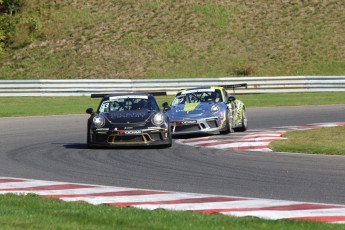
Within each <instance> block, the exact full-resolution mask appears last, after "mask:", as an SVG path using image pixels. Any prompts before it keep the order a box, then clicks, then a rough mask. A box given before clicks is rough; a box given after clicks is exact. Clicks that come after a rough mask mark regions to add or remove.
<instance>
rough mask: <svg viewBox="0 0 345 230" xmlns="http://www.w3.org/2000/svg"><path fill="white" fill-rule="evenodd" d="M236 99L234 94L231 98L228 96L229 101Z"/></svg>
mask: <svg viewBox="0 0 345 230" xmlns="http://www.w3.org/2000/svg"><path fill="white" fill-rule="evenodd" d="M235 100H236V97H234V96H230V97H229V98H228V102H233V101H235Z"/></svg>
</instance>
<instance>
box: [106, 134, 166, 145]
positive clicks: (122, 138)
mask: <svg viewBox="0 0 345 230" xmlns="http://www.w3.org/2000/svg"><path fill="white" fill-rule="evenodd" d="M160 140H163V137H162V134H161V133H160V132H155V133H143V134H141V135H118V134H114V135H110V136H109V137H108V140H107V141H108V143H110V144H127V143H128V144H140V143H147V142H150V141H160Z"/></svg>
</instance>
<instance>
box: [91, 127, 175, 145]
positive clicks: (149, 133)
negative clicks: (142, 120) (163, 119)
mask: <svg viewBox="0 0 345 230" xmlns="http://www.w3.org/2000/svg"><path fill="white" fill-rule="evenodd" d="M90 131H91V142H92V145H95V146H108V147H111V146H151V145H152V146H153V145H167V144H170V143H171V135H170V133H169V130H168V129H167V128H162V129H154V130H152V129H145V130H111V131H110V130H107V131H104V130H97V129H91V130H90Z"/></svg>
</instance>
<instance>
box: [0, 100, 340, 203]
mask: <svg viewBox="0 0 345 230" xmlns="http://www.w3.org/2000/svg"><path fill="white" fill-rule="evenodd" d="M86 119H87V115H70V116H49V117H25V118H21V117H18V118H0V129H1V133H0V176H1V177H16V178H31V179H39V180H52V181H63V182H74V183H88V184H98V185H110V186H119V187H132V188H142V189H155V190H166V191H178V192H191V193H204V194H215V195H228V196H241V197H243V196H245V197H256V198H269V199H280V200H293V201H305V202H321V203H333V204H345V195H344V194H345V193H344V191H345V184H344V183H343V181H344V178H345V170H344V169H345V157H344V156H324V155H306V154H288V153H273V152H251V151H234V150H219V149H208V148H201V147H193V146H187V145H180V144H177V143H174V145H173V147H172V148H169V149H151V148H127V149H96V150H89V149H87V148H86V144H85V141H86ZM248 119H249V125H250V130H254V129H265V128H272V127H278V126H295V125H305V124H311V123H322V122H343V121H345V105H331V106H307V107H276V108H254V109H248ZM229 135H231V134H229Z"/></svg>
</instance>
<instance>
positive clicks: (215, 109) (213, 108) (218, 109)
mask: <svg viewBox="0 0 345 230" xmlns="http://www.w3.org/2000/svg"><path fill="white" fill-rule="evenodd" d="M219 111H220V107H219V105H212V107H211V110H210V112H211V113H218V112H219Z"/></svg>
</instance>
